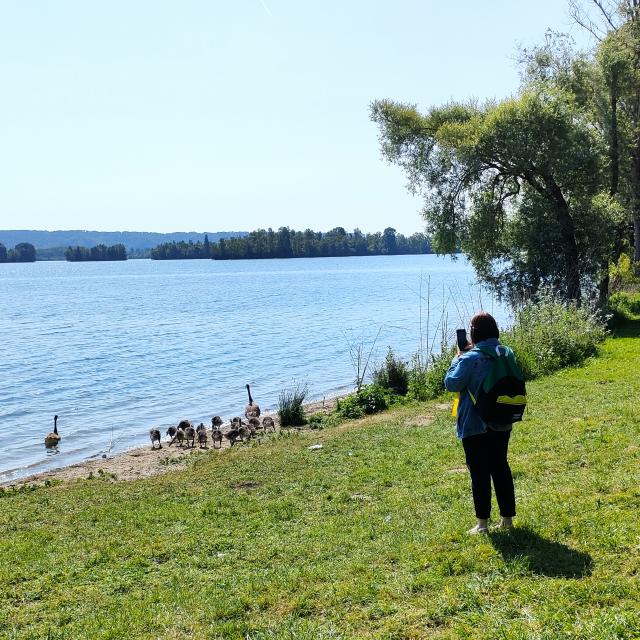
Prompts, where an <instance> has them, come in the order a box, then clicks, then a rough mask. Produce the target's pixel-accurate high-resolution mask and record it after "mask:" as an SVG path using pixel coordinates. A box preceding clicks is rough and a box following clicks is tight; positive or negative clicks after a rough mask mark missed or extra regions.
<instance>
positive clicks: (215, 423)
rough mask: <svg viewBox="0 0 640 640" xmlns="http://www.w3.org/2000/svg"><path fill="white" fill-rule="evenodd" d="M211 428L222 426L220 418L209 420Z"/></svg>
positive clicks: (215, 417)
mask: <svg viewBox="0 0 640 640" xmlns="http://www.w3.org/2000/svg"><path fill="white" fill-rule="evenodd" d="M211 426H212V427H220V426H222V418H221V417H220V416H213V418H211Z"/></svg>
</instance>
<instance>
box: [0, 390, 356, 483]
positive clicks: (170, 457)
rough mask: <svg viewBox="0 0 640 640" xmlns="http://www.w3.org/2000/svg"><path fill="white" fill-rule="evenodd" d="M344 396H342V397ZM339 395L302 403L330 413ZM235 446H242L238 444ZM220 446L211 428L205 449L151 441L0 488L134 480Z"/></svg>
mask: <svg viewBox="0 0 640 640" xmlns="http://www.w3.org/2000/svg"><path fill="white" fill-rule="evenodd" d="M342 397H344V396H342ZM338 399H339V398H338V397H334V398H327V399H324V400H319V401H316V402H310V403H309V404H307V405H305V413H306V414H307V415H310V414H312V413H317V412H319V411H325V412H327V413H328V412H330V411H332V410H333V409H334V408H335V406H336V402H337V400H338ZM266 415H271V417H272V418H273V419H274V421H275V422H276V430H279V429H280V425H279V424H278V420H277V415H275V414H269V413H265V414H263V416H266ZM227 429H229V425H228V424H227V425H224V426H223V427H222V431H223V432H224V431H226V430H227ZM230 446H231V445H230V444H229V441H228V440H226V439H223V442H222V449H227V448H228V447H230ZM235 446H237V447H238V446H240V447H241V446H243V445H242V443H238V444H236V445H235ZM218 451H220V449H214V448H213V446H212V442H211V431H210V429H209V430H208V442H207V448H206V449H201V448H200V447H199V446H198V444H196V446H195V447H193V448H190V447H186V446H184V447H179V446H178V445H177V444H175V443H174V444H173V445H172V446H169V443H168V442H164V441H163V443H162V449H158V448H156V449H153V450H152V449H151V444H150V443H149V444H148V445H144V446H140V447H136V448H134V449H130V450H128V451H123V452H122V453H116V454H114V455H106V457H98V458H89V459H87V460H83V461H82V462H78V463H76V464H72V465H69V466H67V467H61V468H59V469H51V470H50V471H43V472H42V473H35V474H33V475H30V476H26V477H24V478H18V479H15V480H8V481H5V482H0V487H5V488H7V487H20V486H22V485H25V484H29V485H38V484H44V483H45V482H46V481H47V480H49V481H52V480H56V481H65V482H66V481H70V480H78V479H82V478H89V477H91V476H92V475H93V476H97V477H101V478H103V479H107V480H111V481H113V482H118V481H126V480H136V479H138V478H146V477H149V476H154V475H158V474H161V473H166V472H167V471H171V470H172V469H178V468H180V465H181V463H184V462H186V460H185V459H184V458H186V457H187V456H190V455H193V454H198V453H203V452H212V453H217V452H218Z"/></svg>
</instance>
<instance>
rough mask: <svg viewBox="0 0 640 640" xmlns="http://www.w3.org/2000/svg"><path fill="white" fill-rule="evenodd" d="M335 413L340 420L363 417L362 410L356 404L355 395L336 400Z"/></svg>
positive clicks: (356, 397)
mask: <svg viewBox="0 0 640 640" xmlns="http://www.w3.org/2000/svg"><path fill="white" fill-rule="evenodd" d="M336 413H337V414H338V415H339V416H340V417H341V418H346V419H347V420H357V419H358V418H362V417H363V416H364V409H363V408H362V407H361V406H360V405H359V404H358V396H357V394H356V395H353V396H347V397H346V398H343V399H342V400H338V403H337V404H336Z"/></svg>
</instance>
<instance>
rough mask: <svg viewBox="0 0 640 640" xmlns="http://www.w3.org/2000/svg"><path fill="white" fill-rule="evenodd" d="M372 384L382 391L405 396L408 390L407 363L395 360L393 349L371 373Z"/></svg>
mask: <svg viewBox="0 0 640 640" xmlns="http://www.w3.org/2000/svg"><path fill="white" fill-rule="evenodd" d="M372 378H373V383H374V384H375V385H377V386H378V387H381V388H382V389H389V390H390V391H392V392H393V393H396V394H398V395H399V396H406V395H407V391H408V389H409V367H408V366H407V363H406V362H404V361H402V360H400V359H399V358H396V357H395V355H394V353H393V349H391V347H389V351H388V352H387V355H386V357H385V359H384V362H383V363H382V364H381V365H380V366H379V367H377V368H376V369H375V371H374V372H373V376H372Z"/></svg>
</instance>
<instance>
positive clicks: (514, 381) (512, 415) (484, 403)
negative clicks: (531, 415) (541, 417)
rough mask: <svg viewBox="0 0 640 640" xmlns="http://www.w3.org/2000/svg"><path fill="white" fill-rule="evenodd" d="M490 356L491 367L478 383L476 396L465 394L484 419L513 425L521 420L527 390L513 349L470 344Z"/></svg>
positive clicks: (501, 346)
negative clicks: (479, 383) (478, 387)
mask: <svg viewBox="0 0 640 640" xmlns="http://www.w3.org/2000/svg"><path fill="white" fill-rule="evenodd" d="M474 350H475V351H480V352H481V353H484V354H485V355H487V356H489V357H490V358H491V359H492V361H493V362H492V363H491V368H490V369H489V372H488V373H487V375H486V376H485V378H484V380H483V381H482V385H480V390H479V391H478V397H477V398H474V397H473V394H472V393H471V391H469V396H470V397H471V401H472V402H473V405H474V407H475V409H476V411H477V412H478V414H479V415H480V417H481V418H482V420H483V421H484V422H487V423H488V424H497V425H502V424H513V423H514V422H519V421H520V420H522V416H523V414H524V410H525V408H526V406H527V391H526V388H525V384H524V377H523V375H522V370H521V369H520V367H519V366H518V363H517V362H516V358H515V356H514V355H513V351H512V350H511V349H510V348H509V347H507V346H505V345H497V346H496V347H495V348H494V347H474Z"/></svg>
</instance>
